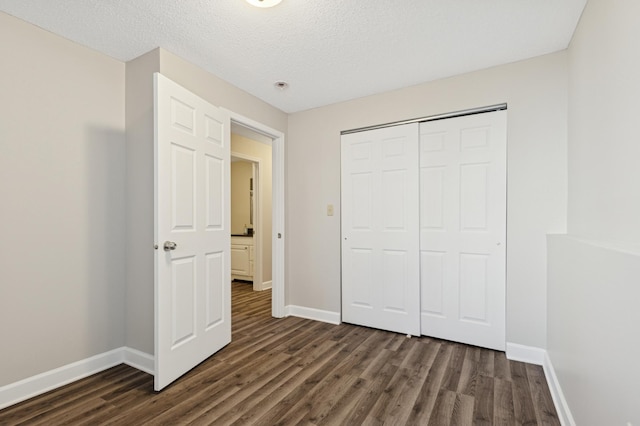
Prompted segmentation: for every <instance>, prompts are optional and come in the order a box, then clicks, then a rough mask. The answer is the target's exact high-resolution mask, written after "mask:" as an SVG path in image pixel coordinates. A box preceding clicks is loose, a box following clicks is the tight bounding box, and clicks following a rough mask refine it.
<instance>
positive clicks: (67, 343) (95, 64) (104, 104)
mask: <svg viewBox="0 0 640 426" xmlns="http://www.w3.org/2000/svg"><path fill="white" fill-rule="evenodd" d="M0 76H1V78H0V99H2V102H0V117H1V119H0V153H1V154H0V194H2V209H1V211H2V213H1V217H2V220H1V221H0V235H2V238H3V244H2V245H0V271H1V278H0V324H1V325H0V341H1V342H2V349H0V365H2V367H1V368H0V386H3V385H7V384H9V383H13V382H15V381H18V380H21V379H24V378H27V377H30V376H33V375H36V374H38V373H41V372H45V371H48V370H51V369H54V368H57V367H60V366H63V365H65V364H68V363H71V362H74V361H78V360H81V359H85V358H88V357H91V356H93V355H96V354H99V353H103V352H106V351H109V350H112V349H114V348H118V347H121V346H122V345H123V344H124V340H125V338H124V327H125V324H124V304H125V269H124V265H125V261H124V259H125V250H124V248H123V241H124V239H125V226H124V225H125V196H124V185H125V180H124V174H125V166H124V164H125V142H124V141H125V136H124V132H125V119H124V104H125V102H124V84H125V83H124V79H125V69H124V64H122V63H121V62H118V61H116V60H114V59H111V58H109V57H107V56H105V55H102V54H99V53H97V52H95V51H92V50H89V49H87V48H85V47H82V46H80V45H77V44H75V43H72V42H70V41H68V40H65V39H63V38H61V37H58V36H55V35H53V34H51V33H49V32H46V31H43V30H41V29H39V28H37V27H35V26H33V25H30V24H27V23H25V22H23V21H20V20H18V19H16V18H13V17H11V16H9V15H6V14H4V13H0Z"/></svg>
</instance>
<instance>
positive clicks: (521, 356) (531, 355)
mask: <svg viewBox="0 0 640 426" xmlns="http://www.w3.org/2000/svg"><path fill="white" fill-rule="evenodd" d="M546 353H547V351H545V350H544V349H540V348H535V347H533V346H525V345H519V344H517V343H509V342H507V359H510V360H512V361H520V362H526V363H529V364H535V365H544V357H545V355H546Z"/></svg>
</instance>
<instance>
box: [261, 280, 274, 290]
mask: <svg viewBox="0 0 640 426" xmlns="http://www.w3.org/2000/svg"><path fill="white" fill-rule="evenodd" d="M272 284H273V281H265V282H263V283H262V290H269V289H270V288H271V285H272Z"/></svg>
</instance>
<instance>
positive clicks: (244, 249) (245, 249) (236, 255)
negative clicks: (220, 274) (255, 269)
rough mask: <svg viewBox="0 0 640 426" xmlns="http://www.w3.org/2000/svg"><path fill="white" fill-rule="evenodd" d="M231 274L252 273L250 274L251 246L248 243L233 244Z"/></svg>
mask: <svg viewBox="0 0 640 426" xmlns="http://www.w3.org/2000/svg"><path fill="white" fill-rule="evenodd" d="M231 274H232V275H250V274H249V246H247V245H232V246H231Z"/></svg>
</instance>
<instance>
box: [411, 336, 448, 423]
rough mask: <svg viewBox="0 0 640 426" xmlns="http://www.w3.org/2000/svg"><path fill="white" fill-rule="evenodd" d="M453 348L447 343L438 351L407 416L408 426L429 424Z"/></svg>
mask: <svg viewBox="0 0 640 426" xmlns="http://www.w3.org/2000/svg"><path fill="white" fill-rule="evenodd" d="M452 352H453V348H452V346H451V345H449V344H447V343H443V344H442V345H441V346H440V349H439V350H438V354H437V355H436V358H435V360H434V361H433V364H432V365H431V368H430V370H429V374H428V375H427V378H426V379H425V381H424V383H423V385H422V387H421V389H420V393H419V394H418V398H417V399H416V402H415V403H414V405H413V407H412V409H411V415H410V416H409V419H408V423H409V424H426V423H428V422H429V418H430V416H431V412H432V411H433V407H434V406H435V404H436V399H437V397H438V393H439V392H440V384H441V383H442V378H443V377H444V373H445V371H446V368H447V367H446V366H447V365H448V364H449V360H450V358H451V353H452Z"/></svg>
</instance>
